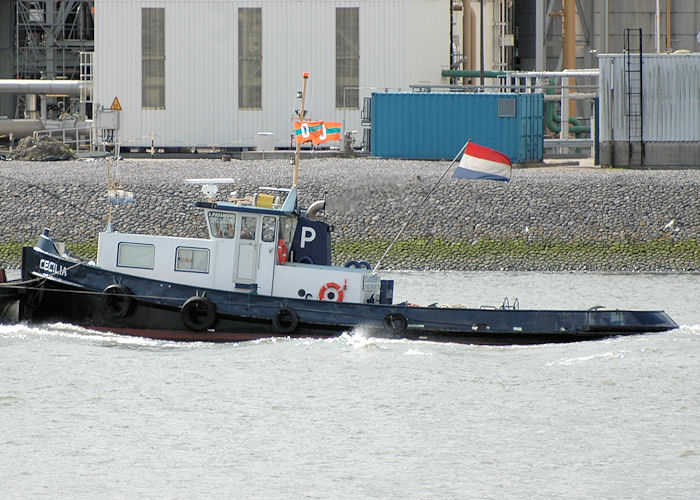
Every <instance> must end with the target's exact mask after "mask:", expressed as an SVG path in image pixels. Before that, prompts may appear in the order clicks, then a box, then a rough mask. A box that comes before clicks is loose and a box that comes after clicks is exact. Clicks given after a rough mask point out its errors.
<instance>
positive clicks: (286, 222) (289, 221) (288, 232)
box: [280, 217, 297, 242]
mask: <svg viewBox="0 0 700 500" xmlns="http://www.w3.org/2000/svg"><path fill="white" fill-rule="evenodd" d="M296 229H297V218H296V217H281V218H280V238H281V239H283V240H284V241H287V242H291V241H292V238H293V237H294V231H296Z"/></svg>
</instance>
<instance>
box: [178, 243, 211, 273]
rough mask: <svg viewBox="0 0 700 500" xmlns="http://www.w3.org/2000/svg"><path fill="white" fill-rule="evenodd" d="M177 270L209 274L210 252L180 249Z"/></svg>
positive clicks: (203, 249)
mask: <svg viewBox="0 0 700 500" xmlns="http://www.w3.org/2000/svg"><path fill="white" fill-rule="evenodd" d="M175 270H176V271H190V272H195V273H208V272H209V250H208V249H206V248H190V247H178V249H177V255H176V259H175Z"/></svg>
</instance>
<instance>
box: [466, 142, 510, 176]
mask: <svg viewBox="0 0 700 500" xmlns="http://www.w3.org/2000/svg"><path fill="white" fill-rule="evenodd" d="M510 168H511V163H510V158H508V157H507V156H506V155H504V154H503V153H499V152H498V151H496V150H493V149H491V148H487V147H485V146H479V145H478V144H474V143H473V142H471V141H469V142H468V143H467V147H466V148H464V154H463V155H462V159H461V160H460V161H459V165H458V166H457V170H455V173H454V174H452V178H457V179H490V180H492V181H509V180H510Z"/></svg>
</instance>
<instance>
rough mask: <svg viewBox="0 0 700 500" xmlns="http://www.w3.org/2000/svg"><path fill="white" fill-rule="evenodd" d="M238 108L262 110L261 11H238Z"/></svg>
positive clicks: (243, 9)
mask: <svg viewBox="0 0 700 500" xmlns="http://www.w3.org/2000/svg"><path fill="white" fill-rule="evenodd" d="M238 107H239V108H240V109H261V108H262V9H261V8H260V7H242V8H239V9H238Z"/></svg>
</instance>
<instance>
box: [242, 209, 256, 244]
mask: <svg viewBox="0 0 700 500" xmlns="http://www.w3.org/2000/svg"><path fill="white" fill-rule="evenodd" d="M257 225H258V218H257V217H250V216H245V215H244V216H242V217H241V239H242V240H254V239H255V229H256V226H257Z"/></svg>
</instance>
